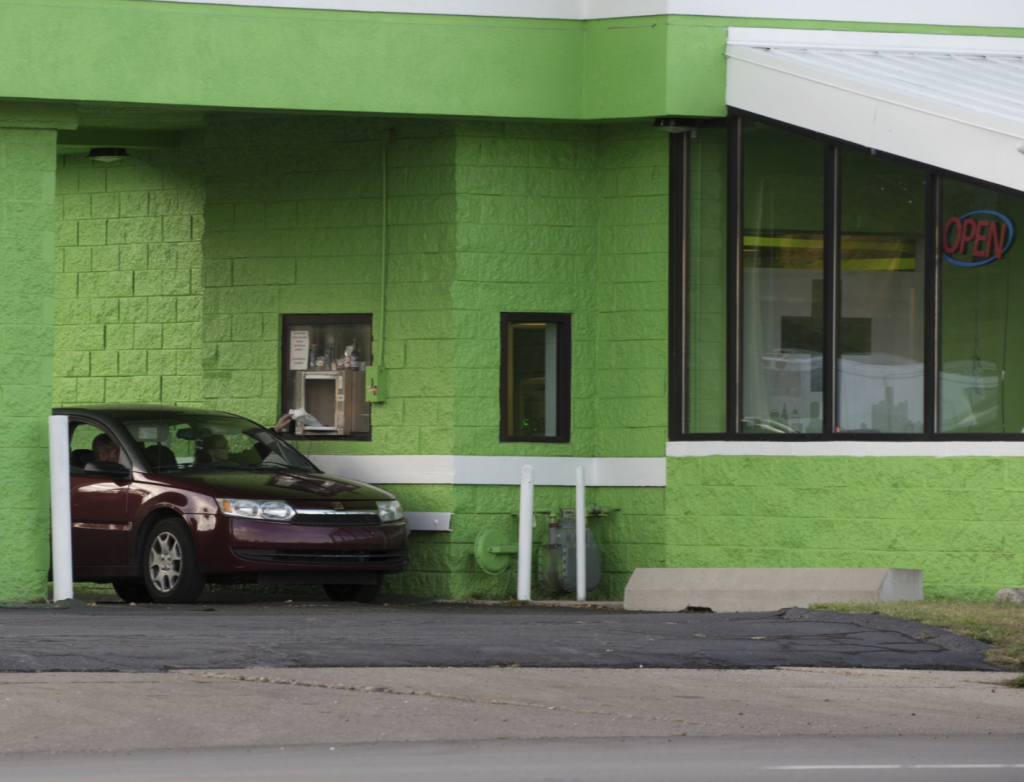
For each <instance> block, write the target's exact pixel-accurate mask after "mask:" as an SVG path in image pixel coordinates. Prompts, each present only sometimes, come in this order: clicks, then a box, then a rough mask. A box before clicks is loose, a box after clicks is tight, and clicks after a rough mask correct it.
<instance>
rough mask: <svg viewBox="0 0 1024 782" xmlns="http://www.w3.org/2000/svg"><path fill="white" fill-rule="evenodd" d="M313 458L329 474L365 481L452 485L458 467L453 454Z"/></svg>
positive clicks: (314, 462)
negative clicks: (455, 467) (454, 463)
mask: <svg viewBox="0 0 1024 782" xmlns="http://www.w3.org/2000/svg"><path fill="white" fill-rule="evenodd" d="M309 458H310V460H311V461H312V462H313V464H315V465H316V466H317V467H319V468H320V469H321V470H323V471H324V472H325V473H326V474H327V475H337V476H340V477H344V478H352V479H353V480H356V481H364V482H366V483H405V484H410V483H441V484H450V483H451V482H452V476H453V475H454V474H455V469H454V466H453V464H452V457H451V456H358V455H355V454H345V455H330V456H325V455H319V456H310V457H309Z"/></svg>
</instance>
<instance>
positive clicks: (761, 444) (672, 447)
mask: <svg viewBox="0 0 1024 782" xmlns="http://www.w3.org/2000/svg"><path fill="white" fill-rule="evenodd" d="M665 454H666V455H667V456H934V457H937V458H941V457H944V456H1024V442H995V441H977V442H966V441H948V440H947V441H943V442H920V441H918V442H909V441H908V442H878V441H867V440H865V441H862V442H856V441H852V440H833V441H830V442H808V441H801V442H791V443H788V442H782V441H777V440H772V441H765V440H749V441H745V440H688V441H679V442H671V443H668V444H667V445H666V446H665Z"/></svg>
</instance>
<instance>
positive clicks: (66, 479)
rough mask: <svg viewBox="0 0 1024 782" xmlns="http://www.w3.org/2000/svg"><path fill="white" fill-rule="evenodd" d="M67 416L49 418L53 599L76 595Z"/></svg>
mask: <svg viewBox="0 0 1024 782" xmlns="http://www.w3.org/2000/svg"><path fill="white" fill-rule="evenodd" d="M69 443H70V439H69V438H68V417H67V416H66V415H51V416H50V546H51V547H52V552H53V553H52V557H53V560H52V561H53V600H54V602H57V601H58V600H71V599H72V598H74V596H75V590H74V576H73V573H72V570H71V450H70V448H69Z"/></svg>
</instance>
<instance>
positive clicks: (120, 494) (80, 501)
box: [70, 418, 131, 580]
mask: <svg viewBox="0 0 1024 782" xmlns="http://www.w3.org/2000/svg"><path fill="white" fill-rule="evenodd" d="M70 428H71V442H70V446H71V454H72V456H71V555H72V561H73V563H74V569H75V578H76V579H77V580H83V579H84V578H99V577H104V576H107V577H109V576H116V575H123V573H121V572H119V570H123V568H124V567H125V566H126V565H127V554H128V537H129V534H130V532H131V523H130V521H129V518H128V486H129V485H130V483H131V481H130V480H129V479H126V478H119V477H114V476H110V475H104V474H103V473H98V472H90V471H88V470H87V469H85V466H86V465H87V464H88V463H89V461H93V460H94V458H93V459H90V458H89V457H90V456H92V457H95V453H94V452H93V443H94V441H95V440H96V438H97V437H99V436H100V435H107V436H108V437H111V439H112V440H114V442H115V443H116V442H117V441H116V439H115V438H113V437H112V436H111V435H110V433H109V432H106V431H104V430H103V429H101V428H99V427H98V426H96V425H94V424H92V423H89V422H86V421H76V420H75V419H73V418H72V419H71V421H70ZM119 461H120V463H121V464H124V465H125V466H126V467H129V468H130V466H131V464H130V462H129V461H128V458H127V456H125V454H124V451H123V449H122V450H121V453H120V458H119Z"/></svg>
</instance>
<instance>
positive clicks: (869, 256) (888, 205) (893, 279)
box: [837, 149, 926, 434]
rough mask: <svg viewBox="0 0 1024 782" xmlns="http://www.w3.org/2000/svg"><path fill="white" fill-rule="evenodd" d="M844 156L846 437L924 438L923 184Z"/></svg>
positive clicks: (885, 166)
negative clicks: (916, 434) (871, 434)
mask: <svg viewBox="0 0 1024 782" xmlns="http://www.w3.org/2000/svg"><path fill="white" fill-rule="evenodd" d="M841 155H842V156H841V161H840V162H841V168H840V171H841V175H842V176H841V183H842V184H841V188H840V192H841V197H840V203H841V205H842V206H841V211H840V214H841V218H840V226H841V233H840V236H839V267H840V275H839V279H840V312H841V317H840V320H839V327H838V340H837V353H838V358H839V362H838V363H839V366H838V373H839V385H838V416H837V419H838V426H839V431H841V432H854V433H856V432H862V433H867V432H881V433H885V434H907V433H914V432H923V431H924V301H925V295H924V268H925V240H924V228H925V186H926V177H925V175H924V174H923V173H922V172H921V171H917V170H915V169H912V168H907V167H906V166H901V165H899V164H897V163H893V162H891V161H889V160H884V159H882V158H879V157H877V156H873V155H868V154H864V153H862V152H857V151H854V150H848V149H847V150H843V151H842V153H841Z"/></svg>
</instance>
